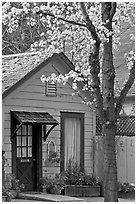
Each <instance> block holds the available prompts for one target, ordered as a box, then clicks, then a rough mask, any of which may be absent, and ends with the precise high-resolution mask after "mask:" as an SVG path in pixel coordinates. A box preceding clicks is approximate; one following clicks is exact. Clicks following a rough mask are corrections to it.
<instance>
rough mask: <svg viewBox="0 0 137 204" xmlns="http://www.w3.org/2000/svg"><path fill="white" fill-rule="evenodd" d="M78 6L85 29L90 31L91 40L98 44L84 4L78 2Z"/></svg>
mask: <svg viewBox="0 0 137 204" xmlns="http://www.w3.org/2000/svg"><path fill="white" fill-rule="evenodd" d="M80 6H81V11H82V15H83V19H84V22H85V23H86V27H87V29H88V30H89V31H90V33H91V36H92V38H93V40H96V41H97V42H98V43H99V44H100V39H99V37H98V35H97V32H96V29H95V26H94V25H93V23H92V21H91V20H90V18H89V15H88V13H87V11H86V7H85V3H84V2H80Z"/></svg>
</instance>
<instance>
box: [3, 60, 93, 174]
mask: <svg viewBox="0 0 137 204" xmlns="http://www.w3.org/2000/svg"><path fill="white" fill-rule="evenodd" d="M55 65H56V66H58V67H57V68H58V70H59V69H62V70H63V67H62V66H61V65H60V64H56V63H54V66H55ZM45 70H46V71H45ZM52 72H56V70H54V69H53V67H52V66H51V65H50V64H49V65H47V66H46V67H43V69H41V70H40V71H39V72H38V73H36V74H35V76H32V77H31V78H30V79H28V80H27V81H26V82H25V84H22V85H20V87H18V88H17V89H16V90H14V91H13V92H12V93H11V94H9V95H8V96H7V97H6V98H4V100H3V107H4V108H3V109H4V110H3V111H4V117H3V120H4V123H3V124H4V128H3V130H4V146H3V148H4V150H5V151H6V154H5V156H6V158H7V159H8V162H9V165H8V167H10V170H11V142H10V110H21V111H23V110H26V111H45V112H49V113H50V114H51V115H52V116H53V117H54V118H55V119H56V120H57V121H58V122H59V123H60V112H61V111H65V112H66V111H68V112H80V113H85V148H84V149H85V152H84V159H85V170H86V171H87V173H92V172H93V152H92V151H93V111H92V109H91V108H89V107H88V106H86V105H83V104H82V100H83V99H82V97H81V96H80V95H75V96H72V93H74V91H73V90H72V88H71V86H70V85H69V84H66V85H65V86H63V85H62V84H57V96H56V97H53V96H52V97H50V96H45V94H44V90H45V87H44V84H43V83H42V82H41V80H40V77H41V75H42V74H46V75H47V76H48V75H50V74H51V73H52ZM50 140H53V141H55V143H56V148H57V150H59V151H60V124H59V125H58V126H57V127H55V129H54V130H53V131H52V132H51V133H50V135H49V137H48V138H47V141H46V142H45V143H44V142H43V145H42V152H43V153H42V154H43V158H42V162H43V174H45V173H46V174H47V173H51V174H52V173H58V172H59V171H60V168H59V164H55V166H51V167H47V166H45V160H46V158H47V142H49V141H50ZM6 171H9V168H7V169H6Z"/></svg>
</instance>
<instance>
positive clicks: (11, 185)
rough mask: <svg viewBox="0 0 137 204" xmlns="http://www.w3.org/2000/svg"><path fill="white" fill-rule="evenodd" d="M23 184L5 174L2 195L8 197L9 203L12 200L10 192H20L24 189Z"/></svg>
mask: <svg viewBox="0 0 137 204" xmlns="http://www.w3.org/2000/svg"><path fill="white" fill-rule="evenodd" d="M24 187H25V186H24V184H20V181H19V180H18V179H16V177H15V175H13V174H6V178H5V182H4V186H3V187H2V194H3V195H6V196H7V197H8V200H9V201H10V200H11V198H12V192H11V190H15V191H16V193H19V192H21V191H22V190H23V189H24Z"/></svg>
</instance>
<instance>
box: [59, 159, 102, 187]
mask: <svg viewBox="0 0 137 204" xmlns="http://www.w3.org/2000/svg"><path fill="white" fill-rule="evenodd" d="M61 177H62V178H63V179H64V182H65V184H66V185H89V186H96V185H97V186H98V185H100V184H99V182H98V181H97V180H96V179H95V177H94V176H90V175H87V174H86V173H85V172H83V171H81V170H80V167H79V165H78V163H77V162H76V163H75V162H74V161H73V160H71V159H70V160H69V162H68V166H67V169H66V170H65V171H63V172H62V173H61Z"/></svg>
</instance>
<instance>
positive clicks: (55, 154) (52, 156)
mask: <svg viewBox="0 0 137 204" xmlns="http://www.w3.org/2000/svg"><path fill="white" fill-rule="evenodd" d="M48 161H49V162H57V163H59V161H60V157H59V154H58V152H56V151H50V152H49V155H48Z"/></svg>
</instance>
